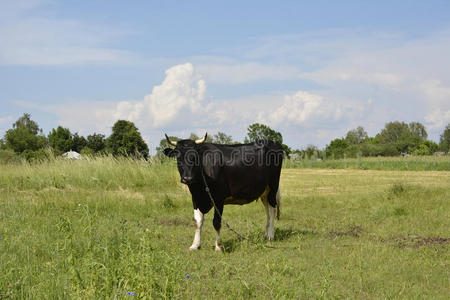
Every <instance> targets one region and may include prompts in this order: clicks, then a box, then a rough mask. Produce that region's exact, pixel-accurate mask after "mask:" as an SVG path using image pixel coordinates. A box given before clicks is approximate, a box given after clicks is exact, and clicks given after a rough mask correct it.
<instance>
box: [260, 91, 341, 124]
mask: <svg viewBox="0 0 450 300" xmlns="http://www.w3.org/2000/svg"><path fill="white" fill-rule="evenodd" d="M323 102H324V101H323V98H322V97H320V96H318V95H313V94H310V93H307V92H303V91H299V92H297V93H295V94H294V95H292V96H286V97H285V100H284V102H283V104H282V105H281V106H279V107H278V108H277V109H276V110H275V111H273V112H272V113H270V114H269V120H270V121H271V123H273V124H279V123H282V122H292V123H294V124H304V123H305V122H306V121H308V120H310V119H311V118H314V117H316V118H329V117H331V115H332V113H333V111H335V109H334V107H333V106H334V105H324V103H323ZM336 117H337V116H336Z"/></svg>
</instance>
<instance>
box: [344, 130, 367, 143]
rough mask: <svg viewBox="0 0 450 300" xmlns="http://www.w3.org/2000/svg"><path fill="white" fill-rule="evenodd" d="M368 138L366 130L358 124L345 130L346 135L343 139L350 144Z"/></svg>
mask: <svg viewBox="0 0 450 300" xmlns="http://www.w3.org/2000/svg"><path fill="white" fill-rule="evenodd" d="M367 138H368V135H367V132H366V131H365V130H364V128H363V127H361V126H358V128H356V129H352V130H350V131H349V132H347V136H346V137H345V141H346V142H347V143H348V144H350V145H358V144H362V143H364V142H365V140H366V139H367Z"/></svg>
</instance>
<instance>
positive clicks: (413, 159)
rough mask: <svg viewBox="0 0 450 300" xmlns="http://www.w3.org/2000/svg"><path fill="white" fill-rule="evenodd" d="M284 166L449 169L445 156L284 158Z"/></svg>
mask: <svg viewBox="0 0 450 300" xmlns="http://www.w3.org/2000/svg"><path fill="white" fill-rule="evenodd" d="M284 167H285V168H308V169H311V168H314V169H356V170H386V171H394V170H396V171H450V155H447V156H404V157H402V156H398V157H360V158H345V159H324V160H317V159H297V160H285V161H284Z"/></svg>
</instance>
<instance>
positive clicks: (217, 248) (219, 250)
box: [214, 246, 223, 252]
mask: <svg viewBox="0 0 450 300" xmlns="http://www.w3.org/2000/svg"><path fill="white" fill-rule="evenodd" d="M214 251H216V252H222V251H223V249H222V247H220V246H216V247H215V248H214Z"/></svg>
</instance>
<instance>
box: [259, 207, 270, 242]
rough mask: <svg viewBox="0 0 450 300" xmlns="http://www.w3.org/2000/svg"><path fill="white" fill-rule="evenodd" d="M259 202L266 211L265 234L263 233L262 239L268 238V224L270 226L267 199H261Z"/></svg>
mask: <svg viewBox="0 0 450 300" xmlns="http://www.w3.org/2000/svg"><path fill="white" fill-rule="evenodd" d="M261 201H262V203H263V205H264V208H265V209H266V216H267V221H266V232H265V233H264V238H266V239H267V238H268V237H269V235H268V234H269V224H270V222H269V221H270V215H269V202H268V201H267V198H261Z"/></svg>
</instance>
